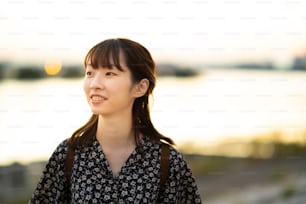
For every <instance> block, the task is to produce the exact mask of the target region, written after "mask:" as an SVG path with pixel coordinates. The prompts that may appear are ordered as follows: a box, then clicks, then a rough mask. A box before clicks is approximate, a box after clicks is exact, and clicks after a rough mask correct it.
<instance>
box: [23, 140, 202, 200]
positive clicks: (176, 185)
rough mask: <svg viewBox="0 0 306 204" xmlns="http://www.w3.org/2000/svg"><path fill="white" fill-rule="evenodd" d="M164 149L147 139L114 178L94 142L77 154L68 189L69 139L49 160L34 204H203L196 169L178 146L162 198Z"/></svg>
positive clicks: (99, 148)
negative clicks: (195, 176) (161, 167)
mask: <svg viewBox="0 0 306 204" xmlns="http://www.w3.org/2000/svg"><path fill="white" fill-rule="evenodd" d="M160 145H161V144H160V143H158V142H151V141H150V140H149V139H147V138H146V137H144V139H143V140H142V142H141V144H140V145H139V146H138V147H137V148H136V149H135V150H134V152H133V153H132V154H131V155H130V157H129V158H128V159H127V161H126V163H125V164H124V166H123V167H122V169H121V171H120V173H119V175H118V176H114V175H113V174H112V171H111V169H110V166H109V164H108V162H107V160H106V158H105V155H104V153H103V150H102V148H101V146H100V145H99V142H98V141H97V140H94V142H93V144H92V146H90V147H86V148H82V149H77V150H76V152H75V156H74V165H73V172H72V176H71V189H68V188H67V179H66V176H65V175H66V174H65V159H66V153H67V141H66V140H65V141H63V142H62V143H61V144H59V146H58V147H57V148H56V150H55V151H54V153H53V154H52V156H51V157H50V159H49V161H48V163H47V165H46V167H45V169H44V171H43V175H42V178H41V179H40V181H39V183H38V185H37V187H36V189H35V191H34V193H33V195H32V198H31V200H30V201H29V203H30V204H32V203H59V204H62V203H82V204H83V203H116V204H117V203H133V204H134V203H141V204H143V203H192V204H193V203H201V199H200V195H199V193H198V189H197V186H196V183H195V180H194V178H193V177H192V174H191V171H190V169H189V168H188V166H187V163H186V161H185V160H184V159H183V157H182V155H181V154H180V153H179V152H178V151H177V150H176V149H174V148H173V147H170V156H169V160H170V161H169V168H170V169H169V171H170V172H169V175H168V178H167V181H166V183H165V188H164V192H163V193H162V194H161V195H160V196H159V198H158V194H159V181H160V174H159V170H160ZM69 195H71V199H70V198H69V197H70V196H69Z"/></svg>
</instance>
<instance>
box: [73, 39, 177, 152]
mask: <svg viewBox="0 0 306 204" xmlns="http://www.w3.org/2000/svg"><path fill="white" fill-rule="evenodd" d="M120 52H122V53H123V55H124V58H125V62H126V65H127V67H128V68H129V70H130V71H131V75H132V82H133V83H137V82H139V81H140V80H142V79H148V80H149V82H150V84H149V88H148V90H147V92H146V94H145V95H143V96H142V97H139V98H136V99H135V101H134V104H133V109H132V114H133V115H132V118H133V124H132V125H133V130H134V133H135V142H136V145H138V144H139V142H140V139H141V135H143V136H144V137H149V138H150V139H151V140H155V141H159V140H163V141H165V142H167V143H169V144H174V142H173V140H172V139H171V138H169V137H166V136H164V135H162V134H161V133H159V132H158V131H157V130H156V128H155V127H154V125H153V123H152V121H151V117H150V110H149V96H150V95H152V92H153V89H154V87H155V83H156V67H155V63H154V60H153V59H152V56H151V54H150V52H149V51H148V50H147V49H146V48H145V47H144V46H142V45H141V44H139V43H137V42H135V41H132V40H129V39H125V38H116V39H108V40H105V41H102V42H100V43H99V44H97V45H95V46H94V47H92V48H91V49H90V50H89V52H88V53H87V55H86V57H85V60H84V66H85V67H86V66H87V65H88V64H89V63H90V64H91V66H92V67H93V68H98V67H109V66H111V63H110V60H111V59H112V61H113V63H114V65H115V66H116V67H117V68H118V69H119V70H121V71H122V69H121V66H120V61H119V53H120ZM97 124H98V115H95V114H93V115H92V116H91V118H90V119H89V121H88V122H87V123H86V124H85V125H83V126H82V127H80V128H79V129H77V130H76V131H75V132H74V133H73V134H72V136H71V137H70V139H69V142H70V144H71V145H72V146H73V147H84V146H89V145H90V144H92V141H93V140H94V139H95V137H96V131H97Z"/></svg>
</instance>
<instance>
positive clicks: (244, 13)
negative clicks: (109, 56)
mask: <svg viewBox="0 0 306 204" xmlns="http://www.w3.org/2000/svg"><path fill="white" fill-rule="evenodd" d="M305 10H306V1H303V0H288V1H283V0H253V1H250V0H240V1H239V0H238V1H236V0H211V1H209V0H190V1H187V0H154V1H146V0H125V1H119V0H92V1H85V0H61V1H55V0H2V1H1V2H0V61H4V60H8V61H26V62H44V61H46V60H50V59H56V60H61V61H63V62H74V63H82V61H83V58H84V56H85V54H86V52H87V51H88V49H90V48H91V47H92V46H93V45H95V44H97V43H98V42H100V41H102V40H104V39H107V38H114V37H125V38H130V39H132V40H135V41H138V42H140V43H141V44H143V45H144V46H145V47H147V48H148V49H149V50H150V52H151V53H152V55H153V58H155V59H156V61H160V62H168V61H169V62H174V63H182V64H184V63H185V64H201V63H204V64H205V63H226V62H235V61H266V60H267V61H273V62H274V63H276V64H279V65H284V64H288V63H290V62H291V61H292V58H293V57H294V56H296V55H302V54H305V53H306V26H305V25H306V12H305Z"/></svg>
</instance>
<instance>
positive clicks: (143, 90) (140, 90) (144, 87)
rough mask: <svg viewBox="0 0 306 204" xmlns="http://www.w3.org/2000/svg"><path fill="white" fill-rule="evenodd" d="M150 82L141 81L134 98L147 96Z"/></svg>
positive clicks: (136, 86) (137, 85)
mask: <svg viewBox="0 0 306 204" xmlns="http://www.w3.org/2000/svg"><path fill="white" fill-rule="evenodd" d="M149 85H150V82H149V80H148V79H142V80H140V81H139V82H138V83H137V84H136V85H135V89H134V96H135V97H136V98H139V97H142V96H143V95H145V94H146V93H147V91H148V88H149Z"/></svg>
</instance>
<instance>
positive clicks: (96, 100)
mask: <svg viewBox="0 0 306 204" xmlns="http://www.w3.org/2000/svg"><path fill="white" fill-rule="evenodd" d="M90 99H91V102H92V103H94V104H97V103H102V102H103V101H105V100H107V99H106V98H105V97H103V96H100V95H92V96H91V97H90Z"/></svg>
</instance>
